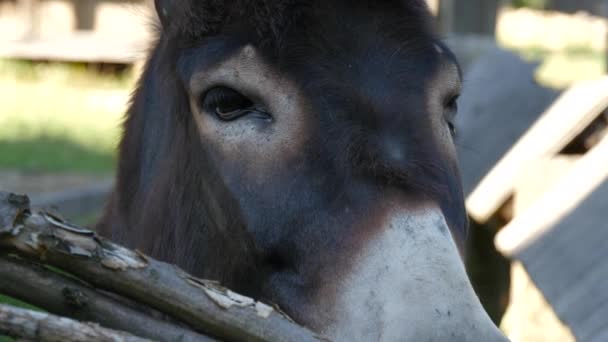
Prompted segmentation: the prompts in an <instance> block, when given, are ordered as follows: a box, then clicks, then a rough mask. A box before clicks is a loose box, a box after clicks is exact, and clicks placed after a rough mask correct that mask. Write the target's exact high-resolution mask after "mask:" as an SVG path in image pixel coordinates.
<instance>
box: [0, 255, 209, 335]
mask: <svg viewBox="0 0 608 342" xmlns="http://www.w3.org/2000/svg"><path fill="white" fill-rule="evenodd" d="M0 293H2V294H5V295H8V296H11V297H14V298H17V299H20V300H23V301H26V302H27V303H29V304H32V305H35V306H37V307H41V308H44V309H45V310H47V311H49V312H51V313H54V314H57V315H60V316H65V317H70V318H73V319H76V320H79V321H88V322H97V323H99V324H101V325H102V326H104V327H108V328H111V329H116V330H121V331H129V332H130V333H132V334H135V335H137V336H141V337H145V338H149V339H151V340H157V341H212V340H211V339H210V338H208V337H206V336H203V335H200V334H197V333H195V332H193V331H191V330H189V329H188V328H184V327H181V326H179V325H176V324H173V323H170V322H166V321H163V320H160V319H156V318H154V317H151V316H149V315H147V314H145V313H144V312H141V311H140V310H136V309H135V308H132V307H130V306H128V305H125V304H124V301H119V300H117V299H116V298H109V297H108V296H106V295H104V294H103V293H100V292H99V291H96V290H95V289H94V288H91V287H89V286H86V285H84V284H82V283H79V282H77V280H74V279H70V278H68V277H66V276H63V275H61V274H58V273H56V272H52V271H50V270H48V269H47V268H44V267H42V266H40V265H36V264H33V263H31V262H27V261H24V260H19V259H16V258H14V257H8V256H0Z"/></svg>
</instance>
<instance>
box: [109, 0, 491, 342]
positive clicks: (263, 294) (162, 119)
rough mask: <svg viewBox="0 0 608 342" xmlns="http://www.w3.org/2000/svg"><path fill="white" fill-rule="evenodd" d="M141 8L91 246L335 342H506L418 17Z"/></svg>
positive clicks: (391, 12) (398, 10)
mask: <svg viewBox="0 0 608 342" xmlns="http://www.w3.org/2000/svg"><path fill="white" fill-rule="evenodd" d="M156 5H157V9H158V12H159V16H160V17H161V21H162V23H163V32H162V34H161V38H160V41H159V43H158V45H157V47H156V49H155V50H154V52H153V55H152V57H151V60H150V62H149V64H148V67H147V69H146V72H145V74H144V77H143V79H142V84H141V86H140V89H139V91H138V92H137V94H136V96H135V98H134V104H133V107H132V108H131V110H130V113H129V118H128V121H127V124H126V133H125V137H124V139H123V142H122V146H121V149H122V150H121V165H120V170H119V176H118V188H117V191H116V193H115V195H114V199H113V202H112V203H111V205H110V209H109V211H108V213H107V215H106V218H105V220H104V221H102V223H101V227H102V229H103V227H106V229H108V227H110V229H111V230H113V231H114V235H115V236H119V237H123V238H124V239H125V240H126V241H128V242H130V243H131V244H132V245H136V246H137V247H139V248H142V249H143V250H145V251H146V252H148V253H151V254H153V255H155V256H158V257H161V258H164V259H167V260H169V261H173V262H177V263H178V264H180V265H182V266H183V267H185V268H187V269H188V270H190V271H192V272H195V273H197V274H199V275H201V276H205V277H210V278H217V279H220V280H222V281H224V282H225V283H226V285H228V286H230V287H233V288H235V289H238V290H240V291H244V292H246V293H248V294H250V295H252V296H255V297H258V298H262V299H266V300H269V301H273V302H276V303H278V304H279V305H280V306H281V307H282V308H283V309H284V310H285V311H286V312H287V313H289V314H290V315H291V316H292V317H294V318H295V319H296V320H297V321H298V322H299V323H302V324H304V325H307V326H309V327H311V328H312V329H314V330H316V331H318V332H320V333H322V334H325V335H326V336H328V337H330V338H332V339H335V340H337V341H350V340H362V341H371V340H384V341H397V340H399V341H401V340H414V341H418V340H442V339H450V340H471V341H482V340H483V341H490V340H500V339H501V338H502V337H501V336H500V334H499V332H498V331H497V329H496V328H495V327H494V325H493V324H492V323H491V321H490V320H489V318H488V316H487V315H486V314H485V312H484V311H483V309H482V307H481V305H480V303H479V301H478V299H477V297H476V296H475V294H474V292H473V290H472V288H471V285H470V283H469V281H468V279H467V277H466V273H465V270H464V267H463V265H462V261H461V259H460V255H459V249H460V250H462V246H463V242H464V240H465V234H466V218H465V211H464V205H463V198H462V192H461V185H460V182H459V175H458V169H457V165H456V158H455V152H454V146H453V142H452V133H453V132H452V125H451V121H452V119H453V115H454V114H455V112H456V98H457V96H458V94H459V91H460V82H461V81H460V72H459V68H458V66H457V64H456V62H455V59H454V57H453V55H452V54H451V53H450V52H449V51H448V50H447V49H446V48H445V46H444V45H443V44H441V43H440V42H439V41H438V40H437V39H436V38H435V36H434V35H433V32H432V30H431V29H430V25H429V17H430V16H429V14H428V13H427V10H426V7H425V5H424V3H423V2H422V1H415V0H410V1H358V2H349V1H320V0H319V1H307V2H300V1H268V2H264V1H235V2H228V1H227V2H223V1H200V2H196V1H191V2H188V1H183V2H177V1H165V2H162V1H157V4H156ZM131 203H141V205H137V204H131ZM160 213H162V214H160ZM122 225H125V226H126V225H128V226H130V227H135V228H131V229H132V230H131V231H128V230H126V228H124V227H123V226H122Z"/></svg>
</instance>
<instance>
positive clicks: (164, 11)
mask: <svg viewBox="0 0 608 342" xmlns="http://www.w3.org/2000/svg"><path fill="white" fill-rule="evenodd" d="M175 2H176V1H174V0H154V7H155V8H156V14H157V15H158V18H159V19H160V23H161V24H162V25H163V28H164V29H166V28H167V27H168V26H169V24H170V22H171V16H172V13H173V12H174V11H173V6H174V3H175Z"/></svg>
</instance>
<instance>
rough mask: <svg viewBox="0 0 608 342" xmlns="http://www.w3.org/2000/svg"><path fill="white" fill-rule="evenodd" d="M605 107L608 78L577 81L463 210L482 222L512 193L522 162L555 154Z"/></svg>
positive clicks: (606, 105) (524, 137) (486, 177)
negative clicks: (466, 210) (465, 209)
mask: <svg viewBox="0 0 608 342" xmlns="http://www.w3.org/2000/svg"><path fill="white" fill-rule="evenodd" d="M606 107H608V78H603V79H601V80H597V81H587V82H582V83H579V84H577V85H575V86H573V87H572V88H570V89H569V90H568V91H566V92H565V93H564V94H562V96H560V98H559V99H558V100H557V101H556V102H555V103H554V104H553V105H552V106H551V107H550V108H549V109H548V110H547V111H546V112H545V113H544V114H543V115H542V117H541V118H540V119H539V120H538V121H537V122H536V123H535V124H534V125H533V126H532V127H531V128H530V129H529V130H528V132H527V133H526V134H525V135H524V136H523V137H522V138H521V139H520V140H519V141H518V142H517V143H516V144H515V146H513V148H511V150H510V151H509V152H508V153H507V154H506V155H505V156H504V157H503V158H502V159H501V160H500V162H498V164H497V165H496V166H495V167H494V168H493V169H492V170H491V171H490V173H489V174H487V175H486V176H485V178H483V180H482V181H481V182H480V183H479V185H477V187H476V188H475V190H474V191H473V192H472V193H471V195H470V196H469V197H468V198H467V209H468V210H469V213H470V215H471V216H472V217H473V219H475V220H476V221H478V222H481V223H483V222H486V221H487V220H488V219H489V218H490V217H492V215H494V214H495V213H496V211H497V210H498V209H499V208H500V207H501V206H502V205H503V204H504V203H505V202H506V200H507V199H508V198H509V197H510V196H511V194H512V193H513V189H514V186H515V181H516V179H517V177H518V175H519V173H520V171H521V168H522V165H525V164H526V162H528V161H532V160H536V159H539V158H547V157H551V156H553V155H555V154H557V153H558V152H559V151H560V150H562V149H563V148H564V147H565V146H566V145H567V144H568V143H570V142H571V141H572V140H573V139H574V138H575V137H576V136H577V135H578V134H580V133H581V132H582V131H583V130H584V129H585V128H586V127H587V126H588V125H589V124H590V123H591V122H592V121H593V120H594V119H595V118H597V117H598V115H599V114H600V113H601V112H602V111H603V110H604V109H605V108H606Z"/></svg>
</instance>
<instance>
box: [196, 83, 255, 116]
mask: <svg viewBox="0 0 608 342" xmlns="http://www.w3.org/2000/svg"><path fill="white" fill-rule="evenodd" d="M201 106H202V108H203V109H204V110H205V111H206V112H207V113H213V114H215V115H216V116H217V117H218V118H219V119H220V120H223V121H232V120H236V119H238V118H240V117H242V116H244V115H248V114H261V115H263V114H265V113H264V111H262V110H260V109H259V108H257V107H256V106H255V104H254V103H253V101H251V100H250V99H249V98H248V97H246V96H245V95H243V94H241V93H239V92H238V91H236V90H234V89H230V88H227V87H215V88H212V89H211V90H209V91H207V92H206V93H205V94H204V96H203V99H202V104H201Z"/></svg>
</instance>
